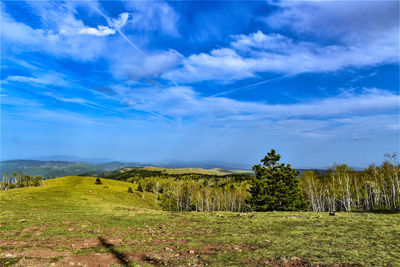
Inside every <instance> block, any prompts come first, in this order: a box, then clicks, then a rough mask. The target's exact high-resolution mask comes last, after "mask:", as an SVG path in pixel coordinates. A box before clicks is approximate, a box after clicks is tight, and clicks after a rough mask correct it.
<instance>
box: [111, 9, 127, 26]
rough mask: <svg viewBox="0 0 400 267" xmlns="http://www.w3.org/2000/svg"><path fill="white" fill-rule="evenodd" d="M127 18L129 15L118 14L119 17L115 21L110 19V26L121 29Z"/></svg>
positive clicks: (125, 13)
mask: <svg viewBox="0 0 400 267" xmlns="http://www.w3.org/2000/svg"><path fill="white" fill-rule="evenodd" d="M128 18H129V13H127V12H124V13H121V14H119V17H118V18H117V19H111V25H110V26H112V27H113V28H115V29H121V28H122V27H124V26H125V25H126V23H127V21H128Z"/></svg>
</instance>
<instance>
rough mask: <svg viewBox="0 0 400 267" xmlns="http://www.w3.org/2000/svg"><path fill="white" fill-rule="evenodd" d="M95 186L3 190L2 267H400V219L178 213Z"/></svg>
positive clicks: (85, 181)
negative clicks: (367, 266)
mask: <svg viewBox="0 0 400 267" xmlns="http://www.w3.org/2000/svg"><path fill="white" fill-rule="evenodd" d="M94 182H95V178H93V177H63V178H58V179H52V180H47V181H45V182H44V185H43V186H42V187H35V188H22V189H13V190H10V191H6V192H4V191H0V207H1V209H0V266H9V265H16V266H32V265H33V266H119V265H120V266H136V265H140V266H142V265H144V266H147V265H170V266H205V265H208V266H210V265H211V266H239V265H245V266H265V265H267V266H303V265H304V266H308V265H313V264H322V265H328V266H329V265H331V266H349V265H355V266H358V265H363V266H364V265H375V266H400V214H398V213H397V214H396V213H393V214H382V213H381V214H378V213H340V214H338V215H337V216H329V215H328V214H327V213H309V212H269V213H249V214H237V213H231V212H216V213H196V212H187V213H184V212H183V213H171V212H165V211H161V210H157V209H155V207H154V195H152V194H150V193H147V194H146V195H145V198H144V199H143V198H142V195H141V193H139V192H134V193H133V194H129V193H128V187H129V186H131V187H132V184H130V183H126V182H120V181H114V180H107V179H102V182H103V184H102V185H95V184H94ZM133 189H135V188H133ZM335 264H336V265H335Z"/></svg>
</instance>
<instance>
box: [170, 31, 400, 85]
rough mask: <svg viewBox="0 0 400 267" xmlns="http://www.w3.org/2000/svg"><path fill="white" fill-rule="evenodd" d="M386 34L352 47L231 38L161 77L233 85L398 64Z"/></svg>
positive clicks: (275, 37)
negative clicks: (261, 77) (266, 76)
mask: <svg viewBox="0 0 400 267" xmlns="http://www.w3.org/2000/svg"><path fill="white" fill-rule="evenodd" d="M394 33H395V32H388V33H386V35H385V39H375V40H374V41H371V42H369V43H362V44H361V43H358V44H354V45H327V46H323V45H320V44H318V43H315V42H306V41H295V40H293V39H291V38H289V37H286V36H283V35H281V34H264V33H263V32H261V31H257V32H255V33H252V34H250V35H243V34H242V35H238V36H233V38H234V41H232V42H231V44H230V47H227V48H219V49H213V50H211V51H210V52H209V53H201V54H195V55H191V56H189V57H188V58H185V59H184V60H183V66H182V67H179V68H177V69H174V70H172V71H170V72H168V73H166V74H165V75H164V76H163V77H164V78H166V79H172V80H176V81H180V82H188V83H191V82H199V81H206V80H214V81H222V82H227V81H235V80H240V79H245V78H249V77H255V76H257V74H258V73H263V72H273V73H282V74H298V73H305V72H317V73H319V72H332V71H337V70H341V69H344V68H348V67H364V66H373V65H377V64H383V63H398V62H399V57H398V55H397V54H398V45H399V41H398V39H397V38H396V37H395V35H394Z"/></svg>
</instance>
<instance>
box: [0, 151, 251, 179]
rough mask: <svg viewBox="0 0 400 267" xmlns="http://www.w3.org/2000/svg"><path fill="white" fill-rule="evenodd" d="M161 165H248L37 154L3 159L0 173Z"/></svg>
mask: <svg viewBox="0 0 400 267" xmlns="http://www.w3.org/2000/svg"><path fill="white" fill-rule="evenodd" d="M149 166H151V167H160V168H202V169H215V168H221V169H228V170H229V169H234V170H237V169H243V170H249V168H248V167H247V168H246V167H244V166H241V165H239V166H238V165H235V164H232V163H225V162H224V163H218V162H214V161H199V162H194V161H193V162H184V161H176V162H173V161H169V162H168V163H149V162H119V161H112V160H110V159H105V158H91V159H88V158H83V157H74V156H51V157H35V158H32V159H22V160H21V159H16V160H4V161H0V176H2V175H3V174H5V173H8V174H9V175H11V174H12V173H14V172H18V171H22V173H24V174H29V175H40V176H43V177H44V178H53V177H61V176H68V175H81V174H85V175H91V176H96V175H99V174H101V173H104V172H109V171H114V170H118V169H121V168H140V167H149Z"/></svg>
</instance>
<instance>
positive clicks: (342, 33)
mask: <svg viewBox="0 0 400 267" xmlns="http://www.w3.org/2000/svg"><path fill="white" fill-rule="evenodd" d="M270 4H273V5H276V6H277V7H279V9H278V11H277V12H275V13H274V14H272V15H271V16H269V17H266V18H265V21H266V22H267V23H268V25H269V26H270V27H273V28H275V29H280V28H286V29H292V30H293V31H295V32H297V33H299V34H312V35H314V36H316V37H318V38H325V39H326V40H327V41H329V40H331V41H332V40H333V39H335V40H336V41H341V42H344V43H347V44H351V43H354V42H357V43H360V42H365V41H367V40H371V39H379V38H382V35H385V33H387V32H392V33H393V34H394V35H393V36H392V39H393V38H394V36H398V29H399V24H398V21H399V2H398V1H280V2H270ZM396 30H397V33H396Z"/></svg>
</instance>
